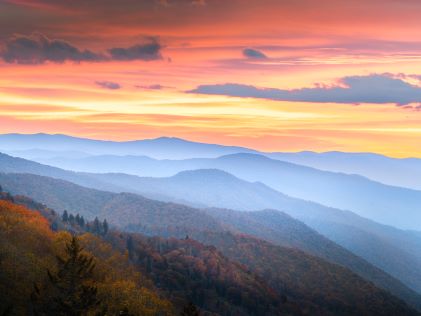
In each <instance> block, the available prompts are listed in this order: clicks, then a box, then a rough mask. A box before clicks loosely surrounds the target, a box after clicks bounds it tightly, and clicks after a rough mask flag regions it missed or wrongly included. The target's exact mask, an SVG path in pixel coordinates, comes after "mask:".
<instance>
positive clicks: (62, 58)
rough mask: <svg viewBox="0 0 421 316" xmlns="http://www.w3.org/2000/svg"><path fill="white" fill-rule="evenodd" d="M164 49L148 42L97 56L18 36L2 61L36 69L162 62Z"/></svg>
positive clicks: (63, 43)
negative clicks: (68, 64) (112, 62)
mask: <svg viewBox="0 0 421 316" xmlns="http://www.w3.org/2000/svg"><path fill="white" fill-rule="evenodd" d="M161 50H162V45H161V44H160V43H159V41H158V39H157V38H154V37H149V38H146V39H145V41H144V42H143V43H140V44H137V45H134V46H131V47H128V48H122V47H117V48H110V49H108V50H107V52H108V54H102V53H95V52H92V51H90V50H87V49H84V50H82V49H80V48H78V47H76V46H75V45H73V44H71V43H69V42H66V41H64V40H60V39H50V38H48V37H47V36H45V35H43V34H41V33H33V34H31V35H29V36H25V35H15V36H13V37H12V38H10V39H9V40H8V41H6V43H5V45H4V47H3V49H1V50H0V58H1V59H3V60H4V61H5V62H6V63H16V64H26V65H35V64H43V63H45V62H53V63H63V62H66V61H73V62H99V61H107V60H115V61H133V60H143V61H151V60H159V59H162V55H161Z"/></svg>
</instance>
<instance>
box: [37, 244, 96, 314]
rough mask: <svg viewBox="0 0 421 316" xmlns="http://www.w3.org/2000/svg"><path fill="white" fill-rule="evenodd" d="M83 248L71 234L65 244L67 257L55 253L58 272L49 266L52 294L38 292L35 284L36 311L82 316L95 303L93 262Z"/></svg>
mask: <svg viewBox="0 0 421 316" xmlns="http://www.w3.org/2000/svg"><path fill="white" fill-rule="evenodd" d="M82 251H83V248H82V247H81V246H80V245H79V241H78V240H77V238H76V237H73V238H72V240H71V241H70V242H69V243H68V244H67V245H66V257H65V258H62V257H60V256H57V273H52V272H51V271H49V270H48V279H49V288H50V291H51V292H50V293H51V294H50V293H41V290H40V289H39V287H37V286H35V289H34V293H33V295H32V299H33V302H35V306H38V308H35V314H36V315H57V316H83V315H87V314H88V313H89V312H92V311H93V310H95V309H96V308H97V307H98V305H99V303H100V301H99V300H98V298H97V288H96V287H95V286H94V285H92V275H93V270H94V268H95V263H94V262H93V258H92V257H89V256H87V255H84V254H83V253H82ZM42 300H44V302H42V303H41V304H39V301H42Z"/></svg>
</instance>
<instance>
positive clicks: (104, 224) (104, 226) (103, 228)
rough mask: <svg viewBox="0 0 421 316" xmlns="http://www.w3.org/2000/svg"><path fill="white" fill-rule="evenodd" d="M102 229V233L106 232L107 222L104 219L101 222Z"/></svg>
mask: <svg viewBox="0 0 421 316" xmlns="http://www.w3.org/2000/svg"><path fill="white" fill-rule="evenodd" d="M102 230H103V231H102V232H103V234H104V235H106V234H107V233H108V223H107V220H106V219H104V221H103V222H102Z"/></svg>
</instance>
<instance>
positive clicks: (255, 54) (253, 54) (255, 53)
mask: <svg viewBox="0 0 421 316" xmlns="http://www.w3.org/2000/svg"><path fill="white" fill-rule="evenodd" d="M243 55H244V57H247V58H251V59H266V58H267V56H266V55H265V54H263V53H262V52H261V51H260V50H257V49H254V48H245V49H243Z"/></svg>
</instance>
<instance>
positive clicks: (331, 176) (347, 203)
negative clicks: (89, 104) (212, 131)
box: [44, 153, 421, 230]
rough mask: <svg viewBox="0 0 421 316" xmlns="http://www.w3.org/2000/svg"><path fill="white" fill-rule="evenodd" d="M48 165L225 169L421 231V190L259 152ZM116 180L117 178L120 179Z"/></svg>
mask: <svg viewBox="0 0 421 316" xmlns="http://www.w3.org/2000/svg"><path fill="white" fill-rule="evenodd" d="M44 161H45V162H47V163H51V164H53V165H56V166H60V167H63V168H67V169H73V170H81V171H84V172H101V173H103V172H123V173H129V174H135V175H142V176H148V177H168V176H172V175H175V174H177V173H179V172H181V171H187V170H197V169H219V170H222V171H225V172H228V173H230V174H232V175H234V176H236V177H238V178H240V179H243V180H247V181H249V182H261V183H264V184H266V185H268V186H269V187H271V188H273V189H275V190H278V191H280V192H282V193H285V194H287V195H290V196H293V197H297V198H300V199H304V200H310V201H315V202H317V203H320V204H323V205H327V206H331V207H335V208H339V209H348V210H351V211H353V212H356V213H357V214H359V215H360V216H363V217H366V218H369V219H372V220H375V221H378V222H380V223H383V224H387V225H393V226H396V227H399V228H403V229H413V230H421V224H420V223H421V212H420V211H419V209H420V205H421V191H418V190H412V189H406V188H402V187H396V186H389V185H384V184H382V183H379V182H375V181H372V180H369V179H368V178H365V177H362V176H359V175H349V174H344V173H338V172H329V171H322V170H319V169H314V168H311V167H306V166H302V165H297V164H293V163H289V162H284V161H280V160H276V159H271V158H268V157H266V156H262V155H258V154H250V153H239V154H231V155H225V156H221V157H218V158H196V159H187V160H168V159H167V160H156V159H152V158H149V157H137V158H136V157H133V156H130V157H115V156H114V157H109V156H100V157H88V158H85V159H81V160H73V161H69V160H65V159H58V160H44ZM101 170H102V171H101ZM122 177H123V176H122ZM114 178H115V180H117V178H118V177H116V176H114ZM120 185H121V183H120ZM248 209H250V208H248Z"/></svg>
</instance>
